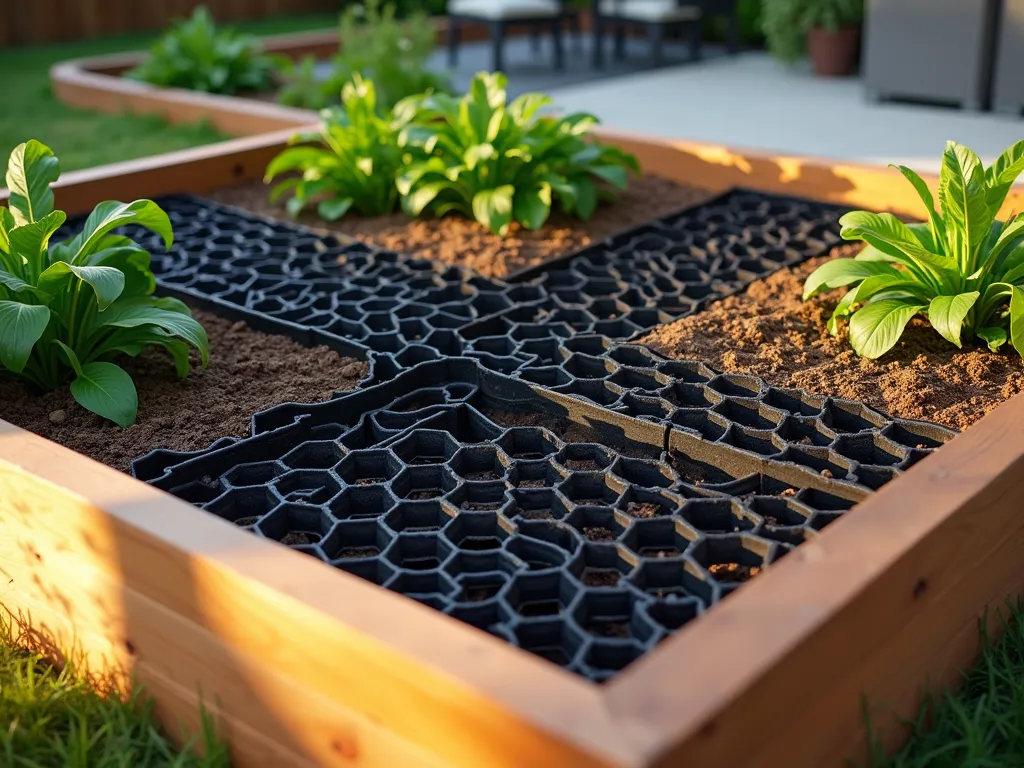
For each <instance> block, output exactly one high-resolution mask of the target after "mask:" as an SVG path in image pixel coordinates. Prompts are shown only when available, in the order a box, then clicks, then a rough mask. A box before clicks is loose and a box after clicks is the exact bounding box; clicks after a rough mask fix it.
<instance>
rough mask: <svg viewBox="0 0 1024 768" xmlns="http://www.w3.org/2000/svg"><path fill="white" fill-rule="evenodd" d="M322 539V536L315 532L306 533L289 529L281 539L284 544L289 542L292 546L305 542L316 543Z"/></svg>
mask: <svg viewBox="0 0 1024 768" xmlns="http://www.w3.org/2000/svg"><path fill="white" fill-rule="evenodd" d="M318 541H320V536H319V535H318V534H315V533H306V532H304V531H289V532H288V533H286V534H285V535H284V537H283V538H282V539H281V543H282V544H287V545H288V546H290V547H297V546H301V545H304V544H316V543H317V542H318Z"/></svg>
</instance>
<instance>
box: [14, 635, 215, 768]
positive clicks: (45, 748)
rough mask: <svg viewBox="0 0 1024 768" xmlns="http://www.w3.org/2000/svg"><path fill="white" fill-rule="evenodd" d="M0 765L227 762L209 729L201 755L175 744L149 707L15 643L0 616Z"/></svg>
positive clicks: (179, 766) (162, 766)
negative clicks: (98, 688)
mask: <svg viewBox="0 0 1024 768" xmlns="http://www.w3.org/2000/svg"><path fill="white" fill-rule="evenodd" d="M0 724H2V727H0V766H2V767H3V768H172V767H173V768H228V766H230V762H229V760H228V755H227V749H226V747H225V746H224V745H223V744H221V743H219V742H218V741H217V739H216V738H215V736H214V734H213V732H212V728H208V729H207V731H206V732H205V733H203V734H202V735H201V736H200V739H201V741H202V742H203V745H204V747H205V749H204V754H203V755H199V754H198V753H197V752H196V751H194V750H193V749H191V748H188V749H186V750H184V751H179V750H177V749H176V748H175V747H173V746H172V745H171V744H170V743H169V742H168V741H167V739H166V738H165V737H164V736H163V734H162V733H161V732H160V730H159V729H158V727H157V726H156V724H155V722H154V720H153V714H152V707H151V705H150V704H149V703H147V702H146V701H145V700H144V699H143V698H142V697H141V696H138V695H137V696H135V697H134V698H133V699H132V700H131V701H126V702H125V701H121V700H120V699H118V698H115V697H104V696H102V695H100V694H98V693H96V692H95V691H94V690H93V689H92V688H91V687H89V685H88V684H87V683H85V682H84V681H83V680H82V679H81V678H79V677H77V676H76V675H75V674H74V672H73V671H72V670H71V669H70V667H68V668H65V669H64V670H63V671H57V670H55V669H54V668H53V667H52V666H51V665H50V664H49V663H48V662H47V661H46V660H45V659H44V658H42V657H40V656H38V655H36V654H33V653H29V652H27V651H24V650H21V649H19V648H16V647H15V646H14V645H13V643H12V639H11V631H10V627H9V625H8V624H7V623H6V622H5V621H4V620H3V619H0Z"/></svg>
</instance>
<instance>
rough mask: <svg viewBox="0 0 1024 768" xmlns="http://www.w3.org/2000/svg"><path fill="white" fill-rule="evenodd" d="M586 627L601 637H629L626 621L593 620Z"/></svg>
mask: <svg viewBox="0 0 1024 768" xmlns="http://www.w3.org/2000/svg"><path fill="white" fill-rule="evenodd" d="M587 629H588V630H589V631H591V632H592V633H594V634H595V635H600V636H601V637H616V638H626V637H629V622H627V621H595V622H593V623H591V624H589V625H588V626H587Z"/></svg>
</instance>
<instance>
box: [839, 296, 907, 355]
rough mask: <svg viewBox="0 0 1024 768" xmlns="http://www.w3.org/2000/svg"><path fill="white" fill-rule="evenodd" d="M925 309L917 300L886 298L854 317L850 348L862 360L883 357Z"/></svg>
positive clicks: (864, 308)
mask: <svg viewBox="0 0 1024 768" xmlns="http://www.w3.org/2000/svg"><path fill="white" fill-rule="evenodd" d="M924 308H925V304H922V303H921V302H920V301H917V300H913V299H883V300H881V301H876V302H872V303H870V304H867V305H866V306H864V307H862V308H861V309H859V310H857V312H855V313H854V315H853V317H851V318H850V345H851V346H852V347H853V349H854V351H855V352H856V353H857V354H858V355H860V356H861V357H866V358H868V359H870V360H874V359H875V358H878V357H881V356H882V355H884V354H885V353H886V352H888V351H889V350H890V349H892V348H893V347H894V346H895V345H896V342H897V341H899V339H900V336H901V335H902V334H903V329H904V328H905V327H906V325H907V323H909V322H910V319H911V318H912V317H913V316H914V315H916V314H917V313H918V312H920V311H921V310H922V309H924Z"/></svg>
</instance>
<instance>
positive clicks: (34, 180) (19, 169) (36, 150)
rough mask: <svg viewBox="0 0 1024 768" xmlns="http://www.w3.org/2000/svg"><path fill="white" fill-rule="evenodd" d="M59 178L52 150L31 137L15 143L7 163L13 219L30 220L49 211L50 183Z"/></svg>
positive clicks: (51, 198) (20, 222)
mask: <svg viewBox="0 0 1024 768" xmlns="http://www.w3.org/2000/svg"><path fill="white" fill-rule="evenodd" d="M58 178H60V163H59V162H58V161H57V158H56V157H54V156H53V152H52V150H51V149H50V148H49V147H47V146H46V145H45V144H40V143H39V142H38V141H36V140H35V139H32V140H30V141H27V142H26V143H24V144H19V145H18V146H16V147H15V148H14V151H13V152H11V157H10V160H9V161H8V164H7V179H6V180H7V188H8V189H9V190H10V191H11V195H10V200H9V201H8V204H9V205H10V208H11V212H12V213H13V214H14V221H15V223H16V224H18V225H19V226H24V225H25V224H31V223H32V222H34V221H38V220H39V219H42V218H43V217H45V216H47V215H48V214H49V213H50V212H51V211H53V190H52V189H50V185H51V184H52V183H53V182H55V181H57V179H58Z"/></svg>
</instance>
